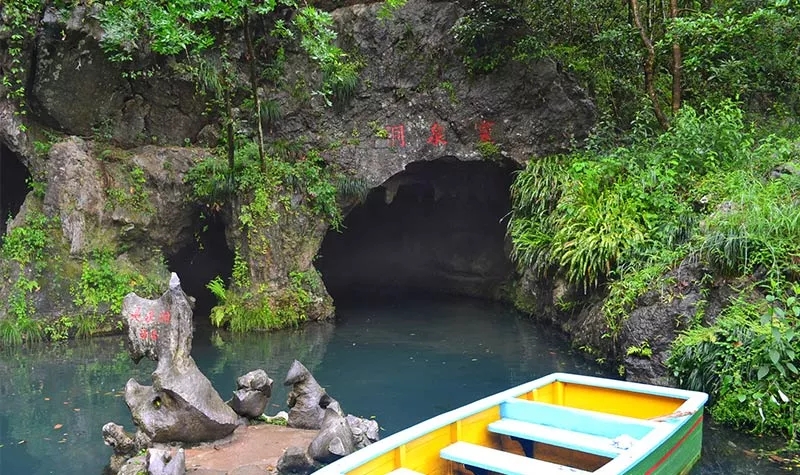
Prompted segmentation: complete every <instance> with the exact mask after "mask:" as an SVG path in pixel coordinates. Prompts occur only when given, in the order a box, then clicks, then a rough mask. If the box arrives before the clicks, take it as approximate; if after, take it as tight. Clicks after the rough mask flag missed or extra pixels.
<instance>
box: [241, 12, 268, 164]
mask: <svg viewBox="0 0 800 475" xmlns="http://www.w3.org/2000/svg"><path fill="white" fill-rule="evenodd" d="M243 15H244V16H243V18H242V23H243V26H244V42H245V45H246V47H247V56H248V58H247V64H248V66H249V67H250V92H251V93H252V94H253V104H254V106H255V108H256V123H257V125H258V127H257V129H258V160H259V164H260V165H261V173H266V172H267V158H266V156H265V155H264V127H263V126H262V125H261V122H262V121H261V98H260V97H259V96H258V75H257V74H256V55H255V48H253V35H252V33H251V32H250V13H249V12H248V11H247V9H246V8H245V10H244V13H243Z"/></svg>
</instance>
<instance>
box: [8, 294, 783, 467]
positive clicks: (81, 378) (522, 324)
mask: <svg viewBox="0 0 800 475" xmlns="http://www.w3.org/2000/svg"><path fill="white" fill-rule="evenodd" d="M192 353H193V356H194V358H195V359H196V361H197V363H198V366H199V367H200V369H201V370H202V371H203V372H204V373H205V374H206V375H207V376H208V377H209V379H211V381H212V382H213V383H214V386H215V387H216V388H217V390H218V391H219V392H220V394H221V395H222V396H223V398H228V397H229V395H230V393H231V391H232V390H233V389H234V386H235V379H236V377H237V376H239V375H241V374H243V373H245V372H247V371H250V370H252V369H256V368H263V369H265V370H266V371H267V372H268V373H269V374H270V376H271V377H272V378H273V379H275V386H274V388H273V398H272V400H271V402H270V406H269V408H268V409H267V412H268V413H270V414H274V413H275V412H277V411H279V410H282V409H285V401H286V394H287V391H286V389H285V388H284V387H283V386H282V384H281V383H282V381H283V378H284V376H285V374H286V371H287V370H288V368H289V365H290V364H291V362H292V360H293V359H295V358H297V359H298V360H300V361H301V362H303V363H304V364H305V365H306V366H307V367H308V368H309V370H311V372H312V373H313V374H314V376H315V377H316V379H317V380H318V381H319V382H320V384H322V385H323V386H325V387H326V388H327V390H328V393H329V394H331V395H332V396H333V397H334V398H336V399H338V400H339V402H340V403H341V405H342V407H343V408H344V410H345V411H347V412H350V413H353V414H357V415H361V416H365V417H371V416H375V417H376V418H377V419H378V421H379V423H380V425H381V427H382V428H383V432H382V435H383V436H386V435H389V434H391V433H394V432H396V431H398V430H401V429H403V428H405V427H408V426H409V425H412V424H414V423H417V422H419V421H422V420H424V419H427V418H429V417H431V416H434V415H436V414H439V413H441V412H444V411H447V410H450V409H453V408H455V407H458V406H460V405H463V404H465V403H467V402H469V401H473V400H475V399H477V398H480V397H483V396H487V395H489V394H493V393H495V392H497V391H500V390H502V389H506V388H508V387H510V386H513V385H516V384H520V383H523V382H525V381H529V380H532V379H535V378H537V377H539V376H543V375H545V374H548V373H552V372H555V371H564V372H575V373H581V374H588V375H599V376H610V375H608V374H606V373H604V371H603V369H601V368H600V367H598V366H596V365H594V364H593V363H591V362H587V361H586V360H585V359H584V358H582V357H581V356H580V355H578V354H576V353H574V352H573V351H571V350H570V348H569V345H568V344H567V343H566V342H565V341H564V340H563V339H562V338H561V337H560V336H559V335H557V334H555V332H554V330H553V329H552V328H551V327H546V326H541V325H537V324H535V323H533V322H531V321H530V320H529V319H527V318H525V317H523V316H521V315H519V314H518V313H517V312H515V311H514V310H513V309H510V308H508V307H506V306H504V305H500V304H496V303H492V302H486V301H481V300H471V299H464V298H452V299H449V298H413V299H412V298H403V299H396V300H383V301H379V302H359V303H352V304H341V303H340V307H339V318H338V320H337V323H336V325H333V324H311V325H307V326H305V327H303V328H301V329H296V330H287V331H280V332H274V333H269V334H256V335H244V336H241V335H238V336H237V335H230V334H227V333H222V332H216V331H213V330H212V329H210V328H207V327H204V326H201V327H200V328H198V330H197V332H196V334H195V340H194V348H193V352H192ZM153 369H154V365H153V363H152V362H149V361H142V362H141V363H140V364H139V365H134V364H133V363H132V362H131V361H130V359H129V358H128V354H127V350H126V348H125V343H124V341H123V339H122V337H112V338H96V339H92V340H86V341H80V340H79V341H71V342H63V343H59V344H53V345H48V346H43V347H40V348H34V349H14V350H5V351H4V352H3V353H2V354H0V474H2V475H16V474H32V475H39V474H59V475H73V474H75V475H77V474H98V475H99V474H100V473H101V472H102V470H103V467H104V466H105V464H106V463H107V461H108V457H109V456H110V454H111V450H110V449H109V448H108V447H106V446H104V445H103V440H102V436H101V432H100V429H101V427H102V426H103V424H105V423H106V422H109V421H114V422H117V423H119V424H122V425H124V426H125V427H126V429H128V430H133V424H132V422H131V419H130V413H129V412H128V409H127V407H126V406H125V402H124V400H123V398H122V390H123V388H124V386H125V382H126V381H127V380H128V378H131V377H133V378H136V379H137V380H138V381H139V382H140V383H145V384H148V383H150V378H149V374H150V372H151V371H152V370H153ZM706 426H707V427H706V433H705V434H704V450H703V457H702V459H701V462H700V464H699V465H698V466H697V467H696V468H695V469H694V470H693V471H692V474H693V475H698V474H704V475H710V474H720V475H722V474H726V475H727V474H770V473H775V474H778V473H783V471H781V470H780V468H779V467H777V466H776V465H774V464H771V463H768V462H764V461H761V460H758V459H756V458H753V457H748V456H746V455H745V452H744V451H743V449H752V448H754V447H758V446H760V445H761V444H762V441H761V440H760V439H754V438H751V437H748V436H745V435H742V434H738V433H734V432H731V431H728V430H725V429H724V428H719V427H715V426H713V425H711V424H706Z"/></svg>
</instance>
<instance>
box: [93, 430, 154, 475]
mask: <svg viewBox="0 0 800 475" xmlns="http://www.w3.org/2000/svg"><path fill="white" fill-rule="evenodd" d="M150 442H151V441H150V438H149V437H147V435H145V434H144V433H143V432H142V431H137V432H136V434H135V435H131V434H129V433H127V432H125V429H124V428H123V427H122V426H121V425H119V424H114V423H113V422H109V423H108V424H106V425H104V426H103V443H105V444H106V445H107V446H109V447H111V449H112V450H113V451H114V455H112V456H111V460H110V461H109V464H108V468H109V470H110V471H111V473H117V472H119V471H120V469H121V468H122V466H123V465H125V462H126V461H127V460H128V459H130V458H131V457H133V456H135V455H136V454H138V453H139V452H140V451H142V450H143V449H145V448H147V447H148V446H149V445H150Z"/></svg>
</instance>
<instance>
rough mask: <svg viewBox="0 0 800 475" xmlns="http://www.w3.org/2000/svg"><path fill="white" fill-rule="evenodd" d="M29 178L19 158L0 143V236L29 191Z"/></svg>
mask: <svg viewBox="0 0 800 475" xmlns="http://www.w3.org/2000/svg"><path fill="white" fill-rule="evenodd" d="M30 177H31V174H30V172H29V171H28V168H27V167H26V166H25V165H24V164H23V163H22V161H20V159H19V157H17V155H16V154H15V153H13V152H12V151H11V150H9V148H8V147H6V145H5V144H3V143H0V236H2V235H3V234H5V232H6V225H7V221H8V217H9V215H11V216H14V215H16V214H17V212H18V211H19V208H20V206H22V203H23V202H24V201H25V195H27V194H28V192H29V191H30V187H29V186H28V183H27V181H28V179H29V178H30ZM0 239H1V238H0Z"/></svg>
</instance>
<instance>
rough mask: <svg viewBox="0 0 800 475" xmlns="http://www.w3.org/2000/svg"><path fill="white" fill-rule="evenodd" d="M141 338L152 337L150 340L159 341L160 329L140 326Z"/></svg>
mask: <svg viewBox="0 0 800 475" xmlns="http://www.w3.org/2000/svg"><path fill="white" fill-rule="evenodd" d="M139 339H140V340H147V339H150V340H153V341H157V340H158V330H157V329H155V328H150V329H148V328H140V329H139Z"/></svg>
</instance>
